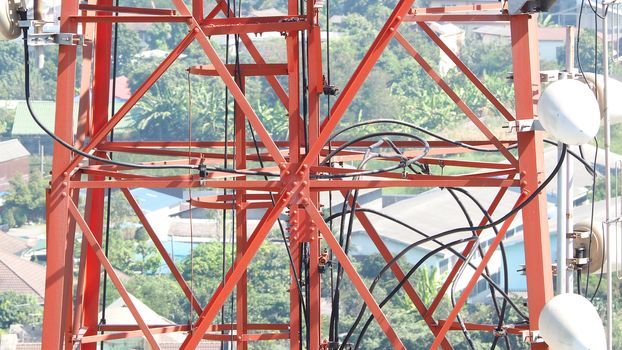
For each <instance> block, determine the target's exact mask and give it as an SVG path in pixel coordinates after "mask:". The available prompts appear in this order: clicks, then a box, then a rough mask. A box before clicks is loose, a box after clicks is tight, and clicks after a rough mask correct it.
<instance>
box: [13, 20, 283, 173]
mask: <svg viewBox="0 0 622 350" xmlns="http://www.w3.org/2000/svg"><path fill="white" fill-rule="evenodd" d="M22 32H23V37H24V95H25V99H26V106H27V107H28V112H29V114H30V116H31V117H32V119H33V121H34V122H35V123H36V124H37V125H38V126H39V127H40V128H41V130H43V131H44V132H45V133H46V134H47V135H48V136H49V137H50V138H52V139H53V140H54V141H55V142H57V143H58V144H60V145H61V146H63V147H65V148H66V149H68V150H70V151H72V152H74V153H76V154H79V155H81V156H82V157H84V158H88V159H91V160H94V161H97V162H101V163H105V164H110V165H117V166H121V167H127V168H132V169H149V170H158V169H186V170H188V169H195V170H207V171H214V172H223V173H230V174H240V175H259V176H280V175H279V174H277V173H270V172H263V171H246V170H236V169H226V168H220V167H204V165H203V166H199V165H150V164H137V163H128V162H122V161H118V160H111V159H108V158H102V157H98V156H95V155H92V154H89V153H87V152H84V151H82V150H80V149H78V148H76V147H74V146H72V145H71V144H69V143H67V142H65V141H64V140H63V139H61V138H60V137H58V136H56V135H55V134H54V133H53V132H52V131H50V130H49V129H48V128H47V127H46V126H45V125H43V123H42V122H41V120H40V119H39V118H38V117H37V115H36V113H35V112H34V110H33V108H32V104H31V101H30V62H29V61H30V54H29V52H28V28H23V30H22ZM203 167H204V168H203Z"/></svg>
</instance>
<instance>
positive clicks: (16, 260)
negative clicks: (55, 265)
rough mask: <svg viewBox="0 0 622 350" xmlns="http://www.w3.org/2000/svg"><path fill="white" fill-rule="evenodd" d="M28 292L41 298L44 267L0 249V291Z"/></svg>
mask: <svg viewBox="0 0 622 350" xmlns="http://www.w3.org/2000/svg"><path fill="white" fill-rule="evenodd" d="M7 291H14V292H17V293H30V294H34V295H36V296H37V297H38V298H40V299H41V300H43V296H44V295H45V267H43V266H41V265H38V264H35V263H33V262H30V261H28V260H24V259H22V258H20V257H18V256H15V255H13V254H10V253H6V252H4V251H0V292H7Z"/></svg>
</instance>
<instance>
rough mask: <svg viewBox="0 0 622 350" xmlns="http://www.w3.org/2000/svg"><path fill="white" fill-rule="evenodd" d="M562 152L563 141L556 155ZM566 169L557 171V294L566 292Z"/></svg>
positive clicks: (562, 168) (558, 146) (563, 167)
mask: <svg viewBox="0 0 622 350" xmlns="http://www.w3.org/2000/svg"><path fill="white" fill-rule="evenodd" d="M562 152H563V143H561V142H559V143H558V145H557V153H558V157H560V156H561V154H562ZM567 183H568V169H567V168H566V167H565V166H562V167H561V168H560V169H559V172H558V173H557V294H563V293H566V292H567V287H566V272H567V264H566V261H567V252H566V241H567V239H566V196H567V195H568V193H567V192H566V190H567V188H568V186H567Z"/></svg>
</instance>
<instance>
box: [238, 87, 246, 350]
mask: <svg viewBox="0 0 622 350" xmlns="http://www.w3.org/2000/svg"><path fill="white" fill-rule="evenodd" d="M245 81H246V79H245V77H244V76H241V77H240V79H239V81H238V83H239V84H240V90H241V91H242V93H245V92H246V90H245ZM235 168H236V169H246V118H245V116H244V112H242V109H240V106H239V105H238V104H237V103H236V104H235ZM239 180H240V181H244V180H246V177H240V178H239ZM246 214H247V206H246V190H236V191H235V225H236V227H235V244H236V257H235V260H236V261H237V260H238V259H240V258H241V257H242V255H244V253H246V240H247V232H246V231H247V229H248V227H247V224H246V216H247V215H246ZM247 277H248V276H247V273H246V272H245V273H244V274H243V275H242V277H241V278H240V281H239V282H238V286H237V287H236V298H235V300H236V304H237V305H236V306H237V308H236V317H235V319H236V333H237V349H238V350H246V349H248V343H247V342H246V340H243V339H242V338H243V335H244V334H246V330H247V323H248V298H247V292H248V288H247Z"/></svg>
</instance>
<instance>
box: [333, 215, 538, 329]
mask: <svg viewBox="0 0 622 350" xmlns="http://www.w3.org/2000/svg"><path fill="white" fill-rule="evenodd" d="M356 211H360V212H367V213H371V214H374V215H378V216H380V217H382V218H385V219H387V220H390V221H392V222H394V223H396V224H399V225H401V226H403V227H404V228H407V229H409V230H411V231H413V232H415V233H417V234H419V235H421V236H423V237H424V239H425V242H422V243H426V242H430V241H431V242H434V243H436V244H438V245H439V246H444V243H443V242H441V241H439V240H438V238H441V237H444V236H445V235H444V234H442V233H441V234H437V235H433V236H430V235H428V234H426V233H424V232H422V231H420V230H418V229H416V228H415V227H412V226H410V225H409V224H407V223H405V222H403V221H401V220H398V219H396V218H394V217H392V216H389V215H387V214H384V213H382V212H379V211H377V210H374V209H369V208H357V209H356ZM340 215H341V213H335V214H333V215H332V216H331V217H327V218H325V219H324V221H326V222H328V221H330V220H334V219H335V218H337V217H339V216H340ZM447 250H449V251H450V252H451V253H452V254H454V255H455V256H456V257H457V258H458V259H460V260H462V261H466V257H465V256H464V255H462V253H460V252H458V251H457V250H455V249H453V248H451V247H447ZM467 264H468V266H470V267H471V268H473V269H475V268H477V266H475V265H474V264H473V263H470V262H467ZM482 277H483V278H484V279H485V280H486V281H487V282H488V283H489V284H490V285H492V286H493V287H494V288H495V290H496V291H497V293H499V294H500V295H501V296H502V297H503V298H504V299H506V300H507V301H508V303H509V305H510V306H512V308H513V309H514V310H515V311H516V313H517V314H518V315H519V316H520V317H522V318H523V319H525V320H527V319H528V317H527V315H525V313H523V312H522V311H521V310H520V308H519V307H518V305H516V304H515V303H514V302H513V301H512V299H511V298H510V296H509V295H507V293H505V292H504V290H503V289H501V287H499V285H498V284H497V283H495V282H494V281H493V280H492V279H491V278H490V277H488V276H486V275H482Z"/></svg>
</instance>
